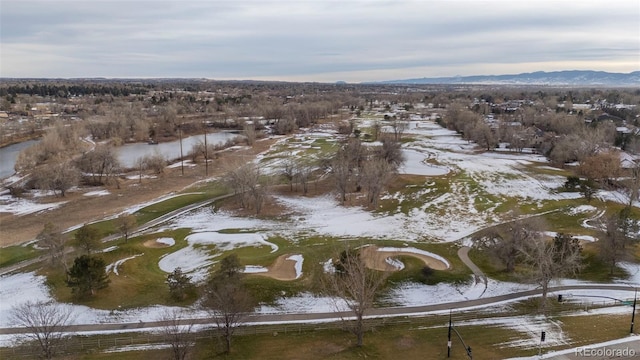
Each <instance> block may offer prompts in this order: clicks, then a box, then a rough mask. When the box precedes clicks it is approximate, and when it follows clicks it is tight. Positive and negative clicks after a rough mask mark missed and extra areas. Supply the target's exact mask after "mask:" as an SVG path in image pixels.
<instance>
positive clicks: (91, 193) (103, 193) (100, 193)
mask: <svg viewBox="0 0 640 360" xmlns="http://www.w3.org/2000/svg"><path fill="white" fill-rule="evenodd" d="M109 194H111V193H110V192H109V190H94V191H88V192H86V193H84V194H82V195H84V196H106V195H109Z"/></svg>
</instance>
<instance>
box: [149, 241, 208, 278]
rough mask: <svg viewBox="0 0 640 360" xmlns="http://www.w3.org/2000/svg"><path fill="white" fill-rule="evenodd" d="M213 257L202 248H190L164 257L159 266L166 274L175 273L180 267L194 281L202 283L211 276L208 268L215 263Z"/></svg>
mask: <svg viewBox="0 0 640 360" xmlns="http://www.w3.org/2000/svg"><path fill="white" fill-rule="evenodd" d="M213 257H214V256H213V255H209V253H208V252H207V251H205V250H203V249H201V248H194V247H191V246H188V247H185V248H182V249H180V250H178V251H176V252H173V253H171V254H168V255H166V256H164V257H163V258H162V259H160V262H159V263H158V266H159V267H160V270H162V271H164V272H166V273H170V272H173V270H175V269H176V268H178V267H179V268H181V269H182V272H183V273H185V274H187V275H189V277H191V280H192V281H194V282H202V281H204V280H206V278H207V277H208V275H209V270H208V268H209V267H210V266H211V265H213V264H214V263H215V262H214V261H213V260H212V258H213Z"/></svg>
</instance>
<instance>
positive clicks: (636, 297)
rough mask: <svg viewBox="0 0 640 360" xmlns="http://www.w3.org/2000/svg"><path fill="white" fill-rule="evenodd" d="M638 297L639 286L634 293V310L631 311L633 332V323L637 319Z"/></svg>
mask: <svg viewBox="0 0 640 360" xmlns="http://www.w3.org/2000/svg"><path fill="white" fill-rule="evenodd" d="M637 299H638V288H635V292H634V293H633V312H632V313H631V331H630V332H631V334H633V323H634V322H635V320H636V301H637Z"/></svg>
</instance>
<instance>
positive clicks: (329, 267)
mask: <svg viewBox="0 0 640 360" xmlns="http://www.w3.org/2000/svg"><path fill="white" fill-rule="evenodd" d="M321 264H322V271H323V272H324V273H325V274H335V272H336V267H335V265H333V259H331V258H329V259H328V260H327V261H325V262H323V263H321ZM403 266H404V265H403Z"/></svg>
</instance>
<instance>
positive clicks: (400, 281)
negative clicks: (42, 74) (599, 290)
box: [0, 120, 640, 359]
mask: <svg viewBox="0 0 640 360" xmlns="http://www.w3.org/2000/svg"><path fill="white" fill-rule="evenodd" d="M405 136H407V137H409V138H410V139H411V141H407V142H405V143H404V144H403V148H402V150H403V152H404V153H405V154H406V157H407V162H406V163H405V164H404V166H403V167H402V168H401V169H400V173H399V174H398V175H397V176H396V177H395V178H394V179H393V181H392V182H391V183H390V186H389V188H388V191H386V192H385V193H384V194H383V196H382V198H381V201H380V204H379V206H378V207H377V208H375V209H371V208H367V207H366V206H364V205H366V201H364V199H363V197H364V195H363V194H362V193H358V192H352V193H349V194H348V199H347V202H346V206H342V205H341V204H340V202H339V201H338V200H337V199H336V196H335V194H334V193H333V192H331V191H327V189H331V182H330V181H329V180H328V179H326V178H325V177H323V175H322V174H320V176H318V178H317V179H315V181H314V182H313V183H312V184H311V185H310V187H311V189H312V190H310V192H309V193H308V194H306V195H302V192H301V189H300V188H299V187H295V188H289V187H288V186H287V184H286V181H283V180H282V179H280V180H278V181H274V183H275V184H273V185H272V186H273V191H271V192H270V193H269V194H268V200H267V201H266V208H265V210H264V213H262V215H259V216H256V215H254V214H253V213H252V212H250V211H247V210H243V209H239V205H238V202H237V199H236V198H230V199H225V200H223V201H219V202H215V203H213V204H212V205H208V206H204V207H200V208H197V209H193V210H190V211H186V212H184V213H181V214H179V215H177V216H175V217H172V218H170V219H167V221H165V222H163V223H161V224H158V225H156V226H153V227H151V228H150V229H146V230H145V231H144V232H143V233H142V234H137V235H136V236H134V237H132V238H130V239H129V240H128V241H127V242H125V241H124V240H123V239H115V240H113V241H110V242H107V243H104V244H103V252H102V253H101V254H100V256H101V257H102V258H103V259H104V260H105V263H106V264H108V265H107V268H108V270H109V279H110V280H111V283H110V285H109V287H108V288H106V289H104V290H101V291H100V292H99V294H98V296H95V297H92V298H90V299H89V300H84V301H78V300H76V299H75V298H74V297H73V296H72V294H71V292H70V290H69V288H68V287H66V286H65V279H64V274H63V273H62V272H60V271H59V270H57V269H53V268H50V267H42V268H38V269H31V268H30V269H28V270H29V271H28V272H27V271H26V270H27V269H25V272H19V273H14V274H10V275H5V276H3V277H0V289H2V291H1V292H0V303H2V304H3V306H2V307H0V318H2V319H7V318H8V312H9V311H10V307H11V306H13V305H15V304H18V303H20V301H22V300H24V299H22V297H18V296H17V295H18V294H22V296H24V298H29V299H37V300H49V299H52V300H55V301H58V302H63V303H68V304H71V306H72V307H73V308H74V309H75V310H76V312H78V313H79V316H78V317H77V318H76V319H75V320H74V321H75V324H103V323H110V324H118V323H123V322H132V323H135V322H138V321H139V322H147V321H156V320H158V316H159V314H160V313H161V312H162V311H163V310H166V309H171V308H177V307H180V308H184V309H189V310H192V311H193V315H192V316H193V317H194V318H195V317H203V316H205V315H204V313H203V310H202V309H201V308H200V307H199V304H198V296H197V294H196V295H194V296H191V297H188V298H185V299H184V300H183V301H181V302H176V301H174V300H171V299H170V297H169V294H168V290H167V287H166V283H165V281H166V276H167V274H168V273H170V272H172V271H173V270H174V269H175V268H177V267H180V268H181V269H182V270H183V271H184V272H185V273H186V274H187V275H188V276H190V278H191V280H192V281H193V282H194V283H195V284H196V285H197V286H198V287H199V289H200V290H201V289H202V287H203V285H204V284H205V283H206V281H207V279H208V278H209V277H210V275H211V273H212V272H214V271H216V270H217V269H218V263H219V261H220V259H222V258H223V257H224V256H227V255H230V254H235V255H237V256H238V258H239V260H240V262H241V264H242V266H244V272H245V273H246V276H245V279H244V281H245V283H246V284H247V285H248V287H249V288H250V289H252V292H253V293H254V295H255V296H256V298H258V300H260V305H259V306H258V307H257V308H256V309H255V312H256V313H258V314H281V315H283V316H284V315H285V314H287V313H318V312H330V311H336V309H345V304H344V303H342V304H340V302H339V301H336V299H333V298H331V297H329V296H327V295H326V294H325V293H323V292H322V291H321V290H322V289H321V287H320V278H321V276H323V274H324V273H326V272H330V271H331V270H330V269H331V267H332V266H333V263H334V261H335V260H336V259H337V258H338V257H339V254H340V251H342V250H344V249H345V248H347V247H363V246H366V247H364V248H362V249H361V253H362V254H363V256H364V258H365V261H366V262H367V266H368V267H369V268H370V269H375V270H378V271H385V272H388V273H389V274H390V277H389V281H388V283H387V284H386V286H385V288H384V291H382V292H381V294H380V296H378V297H377V299H376V306H378V307H385V306H398V307H403V306H417V305H426V304H438V303H444V302H454V301H466V300H470V299H478V298H482V297H488V296H495V295H505V294H510V293H513V292H516V291H523V290H531V289H535V288H536V287H537V285H535V284H531V283H527V282H525V281H523V279H521V278H519V277H518V276H516V275H514V274H506V273H504V272H503V269H502V268H500V266H498V265H497V264H496V263H495V262H494V260H493V259H492V258H491V257H490V256H489V254H487V253H484V252H482V251H480V250H476V249H472V250H471V253H470V256H471V259H472V260H473V262H475V263H476V264H477V265H478V266H479V268H480V269H481V270H482V271H483V272H484V274H485V275H487V277H488V279H487V280H485V281H484V282H483V281H479V279H478V276H473V274H472V271H471V270H470V269H469V268H467V267H466V266H465V265H464V263H463V262H462V260H461V259H460V258H459V257H458V250H459V249H460V248H461V247H463V246H471V245H472V241H471V237H472V235H474V234H475V233H477V232H478V231H481V230H485V229H488V228H493V227H497V226H501V225H505V224H509V223H511V222H512V221H514V220H516V219H518V218H521V217H540V218H543V219H545V220H546V224H547V226H548V228H547V229H545V230H546V231H547V236H549V237H553V236H554V235H553V234H555V233H558V232H564V233H568V234H570V235H572V236H575V237H577V238H578V239H580V240H581V241H582V242H583V244H584V254H585V264H586V266H585V268H584V271H583V272H581V273H580V275H579V276H578V279H577V280H576V279H561V280H560V281H559V284H560V285H562V284H572V283H575V282H576V281H580V282H584V283H586V284H588V283H611V282H613V283H620V284H626V285H628V288H629V289H626V290H624V291H621V292H620V293H616V292H611V293H610V295H611V296H613V297H615V296H621V295H620V294H621V293H622V294H623V295H622V296H624V297H625V299H627V298H628V297H629V292H630V289H631V288H633V287H635V286H637V285H638V281H639V278H638V277H639V273H640V266H639V265H638V259H639V257H638V251H640V250H638V246H634V247H632V248H630V249H631V251H630V253H631V255H632V256H630V257H629V258H628V259H626V260H625V261H624V262H622V263H621V264H620V265H619V266H618V267H617V268H616V269H615V271H614V273H613V274H612V275H608V274H607V273H606V266H605V265H604V264H602V262H601V261H600V260H599V259H598V258H597V257H596V256H595V255H594V254H595V250H594V245H593V244H594V243H595V242H596V241H598V236H601V234H602V231H603V228H602V226H601V224H600V223H599V222H598V221H599V219H600V218H602V217H603V216H604V215H605V214H606V213H608V212H613V211H616V210H619V209H620V207H621V205H618V204H616V203H615V202H612V201H611V199H612V197H613V196H614V195H615V196H618V195H619V194H617V195H616V194H614V192H611V191H600V192H598V193H597V194H596V196H595V199H593V200H591V201H590V202H587V201H586V200H584V199H583V198H582V196H581V195H580V194H579V193H576V192H565V191H563V189H562V185H563V183H564V181H565V180H566V176H567V174H568V173H567V171H565V170H560V169H558V170H556V169H553V168H550V167H549V166H548V163H547V161H546V160H545V159H544V158H543V157H542V156H540V155H534V154H522V153H513V152H498V151H496V152H481V151H478V148H477V147H476V145H475V144H473V143H470V142H468V141H465V140H462V139H460V137H459V136H458V135H457V134H455V133H454V132H453V131H450V130H446V129H443V128H441V127H440V126H439V125H437V124H435V123H434V122H433V121H430V120H412V121H410V122H409V127H408V129H407V133H406V134H405ZM338 137H339V136H338V135H337V134H336V133H335V130H334V129H332V128H330V127H328V126H319V127H318V128H317V129H313V131H309V132H308V133H305V134H298V135H295V136H282V137H278V138H274V139H270V140H265V141H264V142H263V143H262V144H261V145H262V148H260V147H256V148H255V149H254V150H252V151H253V154H252V155H255V161H256V163H258V164H260V166H262V169H263V173H264V174H271V175H277V174H279V172H280V171H281V170H280V166H281V165H282V162H283V160H286V159H287V158H288V157H289V156H293V154H295V155H296V156H300V157H301V158H305V159H308V161H312V160H313V159H319V158H322V157H324V156H326V153H327V152H329V151H332V150H333V149H334V147H335V146H336V145H335V144H336V143H335V141H334V140H333V139H334V138H338ZM243 151H245V150H243ZM226 157H227V158H232V157H233V155H232V154H231V153H230V154H228V155H226ZM221 161H222V160H221ZM215 169H217V170H216V171H219V172H216V173H214V174H215V175H219V174H221V171H222V170H221V169H222V166H220V167H216V168H215ZM176 171H177V170H175V169H174V170H169V171H168V173H167V174H166V175H165V176H166V179H163V181H157V182H156V181H149V182H148V183H146V184H145V183H144V182H143V184H142V185H139V186H138V185H136V186H134V183H131V184H122V185H123V186H121V188H120V189H109V192H110V195H105V196H101V197H100V198H99V199H98V200H96V199H93V202H92V204H97V203H99V204H100V205H101V207H100V209H91V210H90V211H86V213H84V212H83V210H82V209H83V208H84V207H86V206H88V204H89V203H90V202H89V201H90V200H91V197H86V196H83V195H80V194H75V195H72V196H71V197H70V198H69V203H68V204H63V205H60V207H59V208H58V209H52V210H49V211H44V212H38V213H36V214H35V215H34V217H35V216H37V217H39V218H38V220H37V221H34V219H33V218H32V217H28V216H24V215H16V214H12V215H3V216H4V217H3V218H0V220H2V221H3V223H2V226H3V231H5V230H6V231H7V232H9V233H12V234H13V231H14V227H15V234H13V235H12V236H13V237H11V238H10V239H8V240H6V241H7V244H11V243H15V242H19V240H17V239H18V238H22V239H27V238H29V237H31V236H34V235H29V234H31V233H32V232H34V231H35V230H37V226H36V225H41V224H42V221H56V222H57V223H59V224H60V225H61V226H65V227H69V228H72V227H73V226H77V225H80V224H81V223H82V222H83V221H85V220H84V219H86V221H94V220H102V221H101V222H98V223H97V226H98V227H99V229H100V230H101V231H102V232H103V234H105V235H107V234H110V233H113V232H114V231H115V230H114V226H113V223H112V220H109V218H110V217H111V216H113V215H115V214H117V213H121V212H128V213H133V214H135V215H136V216H137V221H138V224H139V225H143V224H145V223H147V222H148V221H150V220H153V219H155V218H158V217H160V216H162V215H164V214H167V213H169V212H171V211H174V210H177V209H180V208H182V207H184V206H186V205H189V204H192V203H197V202H199V201H202V200H206V199H209V198H214V197H216V196H218V195H221V194H223V193H225V192H226V191H228V190H226V189H225V188H224V187H223V186H222V185H221V184H220V182H219V181H218V179H216V178H211V179H207V181H206V182H205V181H202V180H204V179H203V178H202V167H201V166H197V167H194V168H190V169H189V172H190V173H189V175H188V176H187V175H185V176H184V177H182V176H180V175H178V173H177V172H176ZM193 182H197V184H196V185H195V186H191V183H193ZM160 184H164V185H160ZM145 186H147V187H148V191H139V190H140V189H143V188H144V187H145ZM178 188H179V189H178ZM168 190H172V191H175V194H173V195H180V196H166V195H163V196H160V194H165V193H166V192H168ZM138 193H140V194H138ZM136 194H138V195H136ZM46 201H51V199H49V200H46ZM115 203H118V204H120V205H119V206H115V205H114V204H115ZM104 209H109V210H110V211H109V212H107V211H105V210H104ZM100 210H102V212H103V214H102V215H100V214H99V212H100ZM76 214H78V216H79V218H77V219H76V218H72V216H75V215H76ZM80 214H82V215H80ZM638 215H639V213H638V209H637V208H633V213H632V216H633V218H634V219H637V218H638V217H639V216H638ZM105 218H106V219H105ZM62 219H64V220H62ZM72 219H73V220H72ZM79 219H83V220H81V221H80V223H78V220H79ZM14 221H15V223H16V224H14ZM73 222H75V223H73ZM72 223H73V224H72ZM5 224H11V225H10V226H8V227H7V228H6V229H5V228H4V226H5ZM27 224H31V229H30V230H20V229H19V228H20V226H23V227H25V228H27V227H29V226H27ZM29 231H31V232H29ZM35 233H36V234H37V231H36V232H35ZM6 249H7V251H3V252H2V259H0V262H1V263H2V264H3V265H4V266H6V265H9V264H14V263H16V262H18V261H20V260H22V259H26V258H30V257H35V256H37V255H39V254H41V252H42V250H37V249H34V248H33V246H31V247H23V246H22V245H14V246H12V247H7V248H6ZM425 265H427V266H428V267H429V268H430V270H431V272H427V274H426V275H425V272H424V269H425ZM336 303H338V305H336ZM625 311H626V310H625ZM528 312H535V310H533V309H528V310H527V312H526V313H528ZM506 313H507V314H508V315H509V316H508V317H509V318H510V319H509V320H508V322H509V323H508V324H505V323H506V322H507V320H505V319H502V320H497V319H491V320H487V321H486V322H474V320H473V319H471V318H469V319H458V320H460V322H461V323H460V325H459V326H460V333H461V335H462V336H463V337H464V338H465V340H466V339H467V338H469V339H474V342H473V344H474V345H473V346H474V356H477V357H478V358H492V357H498V358H503V357H507V356H530V355H534V354H535V353H536V351H537V348H536V344H535V338H536V336H539V334H535V336H534V334H533V333H534V332H536V331H538V330H539V329H541V328H544V329H548V331H549V333H550V336H551V335H552V334H553V336H555V338H554V339H555V340H557V342H555V343H553V345H550V347H549V349H557V348H562V347H567V346H570V345H571V346H575V345H580V344H584V343H587V342H590V341H601V340H608V339H612V338H616V337H622V336H624V335H625V333H624V332H621V331H618V330H619V329H618V326H614V325H612V326H611V327H607V329H603V331H602V332H598V334H589V333H587V332H586V331H581V330H580V329H581V328H582V327H583V326H584V324H585V323H588V322H590V321H595V320H594V319H596V320H597V319H598V318H596V317H594V316H584V317H583V316H573V315H572V316H569V315H567V314H560V313H558V314H557V315H554V316H553V317H551V318H536V317H535V316H533V315H531V316H529V315H522V316H521V317H517V316H515V315H514V316H511V315H513V314H509V311H508V309H507V310H506ZM602 316H607V319H608V320H607V321H611V324H622V323H623V322H624V321H626V320H624V319H623V317H622V316H620V317H618V316H617V315H616V316H613V315H611V314H604V315H602ZM376 321H378V320H376ZM420 321H421V320H415V319H410V320H408V321H407V324H403V323H393V322H392V324H383V325H378V326H376V327H375V329H376V330H375V331H373V332H370V333H367V334H366V337H365V338H366V345H365V346H364V347H363V348H354V347H353V342H352V341H353V339H352V338H351V337H349V336H345V333H344V332H343V331H341V330H336V329H334V328H327V329H314V330H305V331H302V330H300V331H299V332H298V333H286V334H282V333H281V332H280V331H276V330H271V331H270V332H264V333H260V334H255V335H253V336H240V337H238V338H237V340H234V341H236V343H235V344H234V351H233V352H232V354H231V355H229V356H228V357H220V358H229V359H245V358H257V357H260V358H282V359H288V358H291V359H293V358H300V357H301V356H302V357H303V358H310V359H313V358H327V357H329V358H336V359H352V358H362V357H371V358H380V359H384V358H391V357H395V356H398V355H401V356H402V357H403V358H409V359H411V358H419V357H420V356H421V354H425V353H428V354H434V355H435V356H436V357H434V358H444V357H445V356H446V348H445V347H443V344H446V340H443V338H442V336H443V334H445V333H446V332H445V331H444V329H443V326H446V325H443V324H444V323H443V318H442V316H440V317H439V318H438V320H437V321H436V323H430V322H429V321H427V320H425V323H420ZM514 322H521V323H522V324H520V325H519V326H520V327H518V326H517V325H514ZM532 324H533V325H532ZM3 325H4V326H2V327H5V326H6V325H9V324H5V323H3ZM514 328H515V329H517V330H514ZM620 328H622V326H620ZM531 329H534V330H531ZM553 329H556V330H553ZM247 331H249V333H250V331H251V330H247ZM256 331H258V330H256ZM552 331H555V332H552ZM496 339H501V340H500V341H497V340H496ZM532 339H533V340H532ZM292 343H295V344H296V347H300V348H301V349H304V350H302V352H300V350H298V351H294V350H283V349H285V348H289V347H291V344H292ZM469 343H472V340H469ZM5 344H6V343H5ZM256 349H260V350H259V351H258V350H256ZM457 349H458V350H457V351H456V353H455V357H454V358H463V357H464V354H462V353H461V351H460V350H461V348H460V347H457ZM196 351H197V353H198V358H211V357H215V356H217V352H216V350H214V349H212V348H211V341H204V340H203V341H200V342H198V344H197V346H196ZM158 352H159V351H158V350H150V351H144V352H133V353H131V354H129V353H127V352H125V353H116V355H109V354H90V355H82V356H79V357H78V358H82V359H102V358H108V357H110V356H112V357H116V356H121V358H127V356H132V357H133V356H136V357H139V358H146V357H147V356H151V357H153V356H157V355H158ZM270 356H272V357H270Z"/></svg>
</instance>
